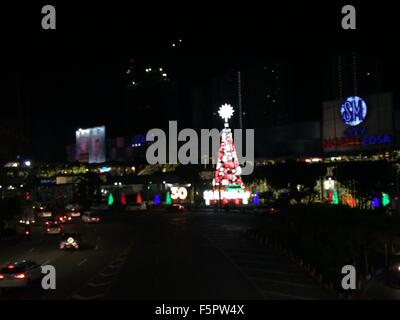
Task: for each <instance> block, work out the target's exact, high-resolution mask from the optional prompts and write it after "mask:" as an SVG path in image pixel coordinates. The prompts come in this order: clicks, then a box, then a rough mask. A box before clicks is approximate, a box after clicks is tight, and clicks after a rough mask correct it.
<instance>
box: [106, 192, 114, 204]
mask: <svg viewBox="0 0 400 320" xmlns="http://www.w3.org/2000/svg"><path fill="white" fill-rule="evenodd" d="M107 203H108V205H109V206H112V205H113V203H114V197H113V195H112V193H110V194H109V195H108V202H107Z"/></svg>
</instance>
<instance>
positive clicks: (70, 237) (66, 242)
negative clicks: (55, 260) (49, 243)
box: [59, 232, 81, 250]
mask: <svg viewBox="0 0 400 320" xmlns="http://www.w3.org/2000/svg"><path fill="white" fill-rule="evenodd" d="M80 244H81V236H80V234H79V233H78V232H68V233H63V235H62V236H61V241H60V244H59V247H60V249H61V250H66V249H72V250H78V249H79V246H80Z"/></svg>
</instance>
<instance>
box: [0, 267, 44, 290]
mask: <svg viewBox="0 0 400 320" xmlns="http://www.w3.org/2000/svg"><path fill="white" fill-rule="evenodd" d="M41 277H42V268H41V266H40V265H39V264H37V263H36V262H33V261H30V260H22V261H19V262H12V263H8V264H7V265H5V266H4V267H2V268H1V269H0V288H2V289H4V288H16V287H27V286H29V285H30V284H32V283H33V282H34V281H37V280H39V279H41Z"/></svg>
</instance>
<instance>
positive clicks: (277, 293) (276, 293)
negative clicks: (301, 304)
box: [263, 290, 317, 300]
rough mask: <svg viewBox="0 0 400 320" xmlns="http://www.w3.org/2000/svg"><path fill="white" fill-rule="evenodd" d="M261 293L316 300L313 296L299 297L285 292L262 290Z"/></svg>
mask: <svg viewBox="0 0 400 320" xmlns="http://www.w3.org/2000/svg"><path fill="white" fill-rule="evenodd" d="M263 293H264V294H266V295H273V296H279V297H284V298H291V299H296V300H317V299H315V298H309V297H300V296H296V295H292V294H286V293H281V292H276V291H267V290H263Z"/></svg>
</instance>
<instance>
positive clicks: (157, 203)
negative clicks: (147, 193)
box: [154, 194, 161, 206]
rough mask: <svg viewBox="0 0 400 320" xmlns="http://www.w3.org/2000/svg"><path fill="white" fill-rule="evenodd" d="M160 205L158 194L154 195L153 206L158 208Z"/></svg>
mask: <svg viewBox="0 0 400 320" xmlns="http://www.w3.org/2000/svg"><path fill="white" fill-rule="evenodd" d="M160 203H161V199H160V195H159V194H156V195H154V204H155V205H156V206H158V205H159V204H160Z"/></svg>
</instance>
